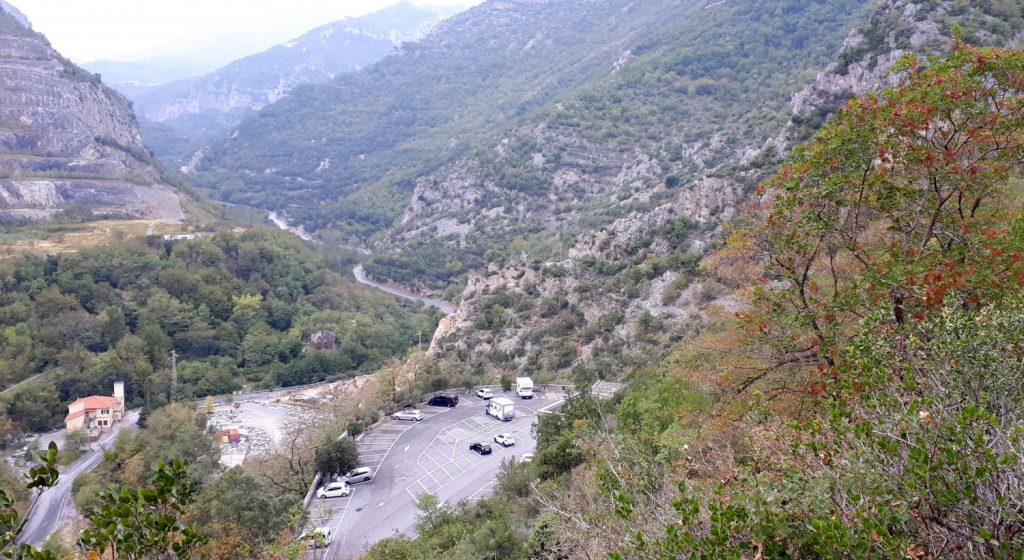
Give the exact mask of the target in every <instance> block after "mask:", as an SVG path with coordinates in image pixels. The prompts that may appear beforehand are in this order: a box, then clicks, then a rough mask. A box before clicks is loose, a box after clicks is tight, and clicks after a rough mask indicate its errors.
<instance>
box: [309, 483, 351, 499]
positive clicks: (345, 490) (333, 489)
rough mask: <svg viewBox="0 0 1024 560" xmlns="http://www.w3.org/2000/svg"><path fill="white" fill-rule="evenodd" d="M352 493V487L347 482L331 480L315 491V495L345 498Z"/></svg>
mask: <svg viewBox="0 0 1024 560" xmlns="http://www.w3.org/2000/svg"><path fill="white" fill-rule="evenodd" d="M351 494H352V487H351V486H349V485H348V483H347V482H344V481H342V482H332V483H330V484H328V485H327V486H321V487H320V489H319V490H317V491H316V497H317V498H320V499H324V498H345V497H348V496H349V495H351Z"/></svg>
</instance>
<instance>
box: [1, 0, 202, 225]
mask: <svg viewBox="0 0 1024 560" xmlns="http://www.w3.org/2000/svg"><path fill="white" fill-rule="evenodd" d="M0 77H2V78H0V79H2V80H3V88H0V221H11V220H14V221H20V220H35V219H43V218H49V217H53V216H55V215H56V214H58V213H60V212H61V211H64V212H72V213H75V214H77V215H80V216H82V217H91V216H98V215H102V216H118V217H136V218H152V219H167V220H177V219H181V218H182V210H181V205H180V200H179V196H178V193H177V192H176V191H175V189H173V188H172V187H170V186H169V185H168V184H167V181H166V179H165V178H164V176H163V174H162V171H161V169H162V168H161V167H160V165H159V163H158V162H156V161H155V160H154V158H153V157H152V155H151V154H150V153H149V151H148V150H147V149H146V147H145V146H144V145H143V143H142V136H141V134H140V133H139V128H138V123H137V122H136V119H135V115H134V114H133V113H132V109H131V106H130V104H129V103H128V101H127V100H126V99H125V98H124V97H122V96H121V95H120V94H118V93H117V92H115V91H113V90H112V89H110V88H107V87H106V86H104V85H103V84H102V83H101V82H100V80H99V79H98V78H97V77H96V76H94V75H92V74H90V73H88V72H86V71H84V70H82V69H81V68H79V67H77V66H75V65H74V64H72V63H71V62H70V61H68V60H67V59H65V58H64V57H62V56H61V55H60V54H59V53H57V52H56V51H55V50H54V49H53V48H52V47H51V46H50V44H49V42H48V41H47V40H46V38H45V37H43V36H42V35H40V34H38V33H36V32H34V31H32V30H31V29H29V28H28V27H26V26H25V25H24V24H23V23H22V20H21V19H19V18H18V17H17V16H15V13H14V12H13V11H8V8H7V6H6V5H5V6H4V7H3V8H2V9H0Z"/></svg>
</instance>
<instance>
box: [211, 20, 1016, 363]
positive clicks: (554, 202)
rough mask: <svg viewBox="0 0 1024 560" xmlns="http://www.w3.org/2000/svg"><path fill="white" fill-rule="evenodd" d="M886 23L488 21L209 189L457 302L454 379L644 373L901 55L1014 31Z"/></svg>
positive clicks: (361, 80)
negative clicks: (776, 189) (766, 200)
mask: <svg viewBox="0 0 1024 560" xmlns="http://www.w3.org/2000/svg"><path fill="white" fill-rule="evenodd" d="M874 8H876V6H875V5H874V4H873V3H871V2H864V1H856V0H849V1H841V0H829V1H818V2H807V1H802V0H791V1H786V2H780V3H774V4H772V6H771V7H765V6H764V5H763V3H760V2H754V1H752V0H748V1H743V0H740V1H729V2H717V1H703V2H702V1H686V0H658V1H651V2H643V3H637V2H629V1H626V0H623V1H621V2H619V1H603V2H594V1H588V0H550V1H526V0H522V1H504V2H491V3H486V4H483V5H481V6H479V7H477V8H474V9H471V10H469V11H467V12H464V13H462V14H460V15H458V16H455V17H453V18H451V19H449V20H448V21H446V22H445V23H443V24H442V25H441V26H439V27H438V29H437V30H435V32H434V33H433V34H431V35H430V36H428V37H426V38H425V39H424V40H422V41H420V42H417V43H412V44H407V45H405V46H403V48H402V49H401V50H400V51H398V52H397V53H395V54H393V55H391V56H389V57H388V58H386V59H384V60H383V61H381V62H380V63H378V64H376V65H374V66H372V67H370V68H368V69H366V70H364V71H362V72H359V73H355V74H351V75H347V76H342V77H340V78H338V79H335V80H334V81H332V82H330V83H328V84H324V85H320V86H312V87H305V88H300V89H299V90H297V91H295V92H294V93H293V94H292V95H291V96H289V98H287V99H284V100H282V101H280V102H278V103H275V104H272V105H270V106H268V107H266V108H264V109H263V110H262V111H261V112H260V113H259V114H258V115H257V116H255V117H253V118H250V119H247V120H246V121H245V122H243V123H242V124H241V125H240V126H239V127H238V129H237V130H236V131H234V132H232V133H231V134H230V135H229V137H228V138H226V139H224V140H222V141H221V142H219V143H216V144H214V145H213V146H211V147H210V148H209V149H207V150H204V151H203V152H201V153H200V154H198V156H197V158H196V165H195V166H194V167H195V168H196V169H197V171H198V172H197V173H196V178H197V180H198V181H199V182H201V183H202V184H204V185H205V186H207V188H209V189H210V190H211V192H212V193H213V194H214V196H217V197H220V198H222V199H224V200H227V201H230V202H235V203H243V204H248V205H253V206H260V207H264V208H268V209H273V210H276V211H278V213H279V214H283V215H285V216H286V217H287V218H288V219H289V220H290V221H293V222H296V223H298V224H301V225H303V226H305V228H306V229H307V230H308V231H314V230H315V231H318V232H319V235H320V237H321V239H323V240H325V241H327V242H331V241H339V242H342V243H344V244H349V245H351V244H360V243H362V244H364V245H365V246H367V247H369V248H370V249H371V250H372V252H373V256H372V257H370V258H369V259H365V260H366V262H365V263H364V264H365V268H366V270H367V272H368V273H369V274H371V275H374V276H377V277H379V278H382V279H388V280H392V281H396V282H399V283H401V284H404V285H406V286H408V287H411V288H414V289H420V290H426V291H430V290H433V291H435V292H438V293H439V292H440V291H442V290H445V289H447V294H446V295H447V296H448V297H461V304H460V306H459V310H458V312H457V313H456V314H455V316H453V317H451V318H449V319H446V320H445V322H443V324H442V327H441V330H440V331H439V333H438V336H436V337H435V341H434V345H433V346H432V349H431V352H432V354H433V355H434V356H435V357H438V358H439V359H445V360H450V363H451V365H452V367H453V368H458V367H460V365H461V366H462V367H469V369H470V370H472V371H480V368H482V367H485V366H484V364H486V368H495V369H498V370H501V371H506V370H516V371H535V370H538V369H539V370H544V371H560V370H564V369H567V368H570V367H573V366H579V365H584V364H587V363H591V362H593V361H594V360H595V359H596V358H597V357H599V356H600V357H601V359H602V360H604V359H612V360H618V359H623V356H624V355H625V354H628V353H630V352H634V353H636V352H638V353H640V354H648V355H649V354H651V353H652V352H653V353H656V352H657V347H658V345H659V344H660V343H656V342H654V341H653V340H652V339H651V337H650V336H648V335H646V334H644V333H651V332H657V333H658V337H656V338H659V337H660V338H662V339H675V338H678V337H681V336H686V335H687V333H688V332H692V331H693V329H697V328H699V325H700V324H701V309H702V308H703V307H705V306H706V304H707V303H708V302H712V301H718V300H719V299H721V298H722V297H723V296H725V295H727V293H728V290H727V289H726V287H725V286H722V285H721V284H720V283H717V282H715V281H713V280H708V281H704V280H702V279H701V273H700V269H699V265H700V262H701V259H702V257H703V256H704V255H705V254H706V253H707V252H708V251H709V250H710V249H711V248H713V247H714V246H716V244H717V243H719V241H720V239H721V238H722V236H723V234H724V233H725V231H726V229H725V228H726V227H727V226H728V225H729V223H730V222H731V221H732V220H733V219H734V218H735V216H736V208H737V206H738V205H740V204H742V203H743V201H744V200H745V198H746V197H747V195H748V194H749V193H750V192H752V191H753V189H754V187H755V185H756V184H757V183H758V182H759V181H762V180H764V179H766V178H767V177H768V176H769V175H770V174H771V173H772V172H773V171H774V169H775V168H776V166H777V165H778V164H779V162H780V161H781V160H782V157H784V155H785V154H787V153H788V152H789V150H791V149H792V146H793V145H795V143H796V142H799V141H802V140H804V139H807V138H808V137H809V136H810V135H811V134H812V133H813V132H814V131H815V130H816V129H817V127H818V126H820V124H821V123H822V122H824V120H825V119H826V118H827V117H828V116H829V115H830V114H831V113H832V112H833V111H834V110H835V109H836V108H837V107H839V106H841V104H842V103H844V102H845V100H847V99H849V97H850V96H851V95H853V94H856V93H859V92H862V91H864V89H862V88H878V87H880V86H882V85H884V84H886V83H891V80H892V79H893V77H892V76H890V75H888V74H887V70H888V69H889V68H890V66H891V65H892V63H893V62H894V61H895V60H897V59H898V58H899V57H900V56H901V54H902V53H904V52H911V51H912V50H916V51H918V52H922V53H925V54H929V53H937V52H941V51H942V50H944V49H948V45H949V44H950V42H951V40H952V30H953V29H954V28H955V27H957V26H959V27H960V28H961V29H963V30H964V32H965V34H966V35H967V36H968V37H972V38H974V39H976V40H982V41H987V42H990V43H994V42H1000V41H1001V42H1007V41H1009V40H1012V39H1013V38H1014V37H1015V30H1017V29H1019V26H1017V27H1014V24H1012V23H1005V22H1007V21H1012V19H1011V18H1010V17H1009V16H999V12H1000V10H1003V8H1000V7H992V6H988V7H985V6H973V5H972V6H963V5H961V4H956V3H942V2H939V3H924V4H917V3H908V4H903V3H898V2H891V1H887V2H883V3H881V4H880V5H879V6H878V7H877V10H876V11H874V12H872V10H873V9H874ZM1011 12H1012V10H1011ZM872 14H874V15H872ZM869 18H874V20H873V22H872V24H871V25H870V26H868V27H864V28H861V25H862V24H864V23H865V22H867V21H868V19H869ZM837 56H838V58H837ZM859 84H860V85H859ZM725 304H726V305H728V301H727V300H726V301H725ZM655 327H656V328H655ZM645 344H646V345H647V346H646V347H645V346H644V345H645ZM652 345H653V346H652ZM471 349H472V351H471ZM467 362H470V363H471V364H472V365H470V366H466V363H467Z"/></svg>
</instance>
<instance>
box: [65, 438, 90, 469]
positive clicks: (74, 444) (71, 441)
mask: <svg viewBox="0 0 1024 560" xmlns="http://www.w3.org/2000/svg"><path fill="white" fill-rule="evenodd" d="M88 444H89V439H88V435H87V434H86V433H85V430H71V431H70V432H68V433H67V434H66V435H65V436H64V449H62V450H61V451H63V452H64V456H63V457H62V460H63V461H65V462H66V463H71V462H72V461H74V460H75V459H77V458H79V457H80V456H81V455H82V450H83V449H85V447H86V446H87V445H88Z"/></svg>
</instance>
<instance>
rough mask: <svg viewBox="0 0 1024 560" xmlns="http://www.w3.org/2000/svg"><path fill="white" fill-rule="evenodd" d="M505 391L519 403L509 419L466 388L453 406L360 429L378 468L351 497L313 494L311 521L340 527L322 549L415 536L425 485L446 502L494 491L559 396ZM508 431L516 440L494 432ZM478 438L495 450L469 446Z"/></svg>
mask: <svg viewBox="0 0 1024 560" xmlns="http://www.w3.org/2000/svg"><path fill="white" fill-rule="evenodd" d="M496 393H497V395H501V394H502V393H501V392H496ZM507 396H509V397H512V398H513V402H515V406H516V417H515V418H514V419H513V420H512V421H509V422H501V421H499V420H497V419H495V418H493V417H491V416H487V415H486V414H484V410H485V408H486V406H485V402H486V401H483V400H481V399H479V398H477V397H476V396H475V395H461V394H460V395H459V404H458V405H457V406H455V407H453V408H447V407H431V406H426V405H423V406H420V407H419V409H420V410H421V411H422V413H423V415H424V419H423V420H421V421H401V420H395V419H393V418H389V419H386V420H384V421H382V422H380V423H378V424H377V425H375V426H373V427H372V428H371V429H370V430H368V431H367V432H365V433H363V434H361V435H360V436H359V437H357V438H356V444H357V447H358V449H359V456H360V464H361V465H362V466H366V467H370V468H372V469H373V470H374V478H373V480H372V481H370V482H365V483H358V484H354V485H353V486H352V488H353V493H352V495H351V496H349V497H347V498H338V499H328V500H314V502H313V504H312V505H311V507H310V511H309V516H310V521H309V526H310V527H329V528H330V529H331V530H332V533H333V535H334V538H333V540H332V543H331V546H330V548H329V550H328V551H325V552H326V553H327V554H326V555H325V556H324V557H325V558H330V559H347V558H358V557H360V556H362V555H363V554H364V553H365V551H366V550H367V549H368V547H369V546H371V545H372V544H373V543H375V542H377V541H378V540H380V539H382V538H385V537H389V536H394V535H395V534H402V535H407V536H412V535H413V534H414V533H415V525H416V519H417V510H416V503H417V502H418V501H419V499H420V498H421V497H422V496H423V495H424V494H426V493H430V494H433V495H434V496H436V497H437V498H438V499H440V500H442V501H444V502H448V503H455V502H458V501H461V500H470V501H473V500H480V499H483V498H485V497H487V496H490V495H493V493H494V492H495V489H496V487H497V479H496V477H497V474H498V472H499V470H500V466H501V463H502V461H503V460H507V459H512V458H513V457H517V456H520V455H522V454H523V453H529V452H532V451H533V450H534V448H535V445H536V443H535V441H534V440H533V436H532V433H531V431H532V430H531V427H532V425H533V423H534V422H535V421H536V417H537V412H538V411H539V410H540V409H541V408H543V407H547V406H549V405H551V404H553V401H552V399H548V398H545V397H546V396H545V395H542V394H538V395H537V398H535V399H533V400H522V399H518V398H515V397H514V395H507ZM555 406H557V405H555ZM506 432H507V433H511V434H513V435H514V436H515V438H516V445H514V446H512V447H508V448H506V447H503V446H501V445H498V444H497V443H495V442H494V436H495V435H497V434H500V433H506ZM476 442H480V443H486V444H489V445H490V446H491V449H492V453H491V454H490V455H485V456H482V455H479V454H478V453H476V452H473V451H470V449H469V447H470V444H471V443H476Z"/></svg>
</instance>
